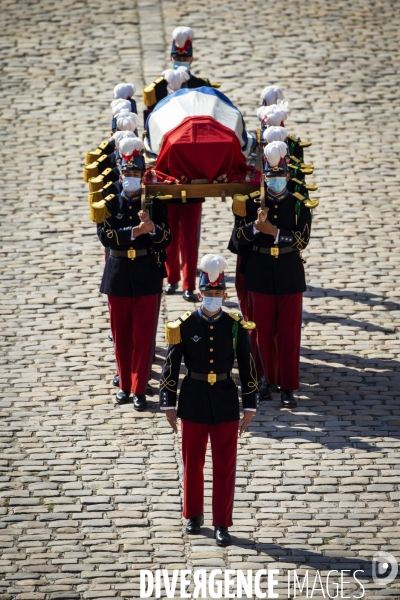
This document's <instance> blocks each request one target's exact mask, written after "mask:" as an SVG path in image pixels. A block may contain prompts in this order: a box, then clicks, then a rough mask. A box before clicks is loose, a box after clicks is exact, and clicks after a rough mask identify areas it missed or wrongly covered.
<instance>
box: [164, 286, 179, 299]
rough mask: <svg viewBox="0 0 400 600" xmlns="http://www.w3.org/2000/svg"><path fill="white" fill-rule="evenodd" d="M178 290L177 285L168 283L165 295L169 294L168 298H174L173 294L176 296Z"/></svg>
mask: <svg viewBox="0 0 400 600" xmlns="http://www.w3.org/2000/svg"><path fill="white" fill-rule="evenodd" d="M177 289H178V284H177V283H167V285H166V286H165V289H164V294H167V296H172V294H175V292H176V290H177Z"/></svg>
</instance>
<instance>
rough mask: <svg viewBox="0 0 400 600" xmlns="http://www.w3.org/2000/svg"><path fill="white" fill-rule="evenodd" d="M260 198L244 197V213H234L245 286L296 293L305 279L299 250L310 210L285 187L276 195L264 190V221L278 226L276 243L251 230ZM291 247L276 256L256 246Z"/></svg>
mask: <svg viewBox="0 0 400 600" xmlns="http://www.w3.org/2000/svg"><path fill="white" fill-rule="evenodd" d="M259 207H260V202H256V201H254V200H253V199H249V200H247V201H246V217H235V229H234V236H235V242H237V243H238V244H239V245H240V246H246V249H245V253H244V255H243V259H242V262H241V265H240V272H241V273H244V275H245V280H244V286H245V289H246V290H249V291H251V292H258V293H261V294H273V295H283V294H298V293H301V292H305V290H306V280H305V274H304V267H303V261H302V258H301V255H300V251H301V250H304V248H305V247H306V246H307V244H308V241H309V239H310V231H311V212H310V209H309V208H306V207H305V206H304V204H303V202H301V201H298V200H297V199H296V198H295V197H294V196H293V195H292V194H290V193H289V192H288V191H287V190H286V191H285V192H283V193H282V194H280V195H278V196H272V195H271V194H269V193H268V192H267V193H266V194H265V207H266V208H268V209H269V211H268V217H267V219H268V221H270V222H271V223H272V224H273V225H276V227H278V229H280V236H279V243H278V244H275V243H274V241H275V240H274V238H273V236H272V235H267V234H264V233H256V234H254V232H253V223H254V221H256V220H257V218H258V217H257V209H258V208H259ZM276 246H277V247H278V248H295V249H296V250H295V251H294V252H289V253H287V254H280V255H279V256H278V257H274V256H271V255H270V254H262V253H260V252H259V250H258V249H259V248H260V247H261V248H273V247H276Z"/></svg>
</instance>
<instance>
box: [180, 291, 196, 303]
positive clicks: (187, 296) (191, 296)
mask: <svg viewBox="0 0 400 600" xmlns="http://www.w3.org/2000/svg"><path fill="white" fill-rule="evenodd" d="M182 298H183V299H184V300H186V302H199V299H198V297H197V294H195V293H194V291H193V290H185V291H184V292H183V294H182Z"/></svg>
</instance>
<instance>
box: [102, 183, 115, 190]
mask: <svg viewBox="0 0 400 600" xmlns="http://www.w3.org/2000/svg"><path fill="white" fill-rule="evenodd" d="M112 185H114V183H113V182H112V181H107V183H106V184H105V186H104V187H103V190H102V191H103V192H105V191H106V190H108V188H109V187H111V186H112Z"/></svg>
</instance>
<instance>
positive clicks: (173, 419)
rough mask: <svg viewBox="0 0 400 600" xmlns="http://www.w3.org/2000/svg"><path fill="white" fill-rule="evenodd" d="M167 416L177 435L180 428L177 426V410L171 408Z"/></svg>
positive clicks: (167, 411) (166, 413)
mask: <svg viewBox="0 0 400 600" xmlns="http://www.w3.org/2000/svg"><path fill="white" fill-rule="evenodd" d="M165 416H166V417H167V421H168V423H169V424H170V425H171V427H172V429H173V430H174V431H175V433H178V427H177V425H176V410H175V408H169V409H168V410H166V411H165Z"/></svg>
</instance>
